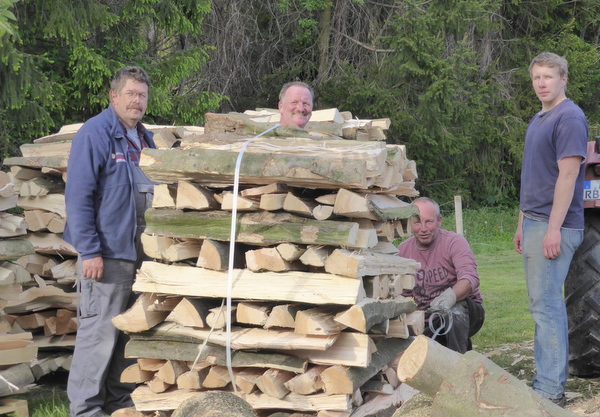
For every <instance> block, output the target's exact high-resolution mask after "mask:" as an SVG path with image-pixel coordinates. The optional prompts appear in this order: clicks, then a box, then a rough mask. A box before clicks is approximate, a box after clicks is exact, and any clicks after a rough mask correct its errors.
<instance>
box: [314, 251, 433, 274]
mask: <svg viewBox="0 0 600 417" xmlns="http://www.w3.org/2000/svg"><path fill="white" fill-rule="evenodd" d="M420 265H421V264H420V263H419V262H416V261H414V260H412V259H408V258H402V257H400V256H395V255H386V254H381V253H375V252H367V251H362V252H360V253H358V252H356V251H354V252H353V251H350V250H347V249H336V250H334V251H333V252H332V253H331V255H329V257H328V258H327V262H326V263H325V271H327V272H329V273H330V274H336V275H342V276H347V277H356V278H358V277H363V276H366V275H379V274H414V273H416V271H417V269H418V268H419V267H420Z"/></svg>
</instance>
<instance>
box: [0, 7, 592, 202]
mask: <svg viewBox="0 0 600 417" xmlns="http://www.w3.org/2000/svg"><path fill="white" fill-rule="evenodd" d="M599 40H600V2H598V1H597V0H578V1H575V2H564V1H559V0H398V1H393V0H379V1H369V0H260V1H259V0H245V1H243V2H240V1H236V0H219V1H218V2H217V1H210V0H0V153H1V154H2V155H4V156H9V155H18V152H19V151H18V146H19V145H20V144H22V143H28V142H31V141H32V140H33V139H35V138H36V137H39V136H41V135H44V134H48V133H51V132H55V131H57V130H58V129H59V128H60V127H61V126H62V125H63V124H66V123H75V122H82V121H84V120H86V119H87V118H88V117H90V116H92V115H93V114H95V113H97V112H99V111H100V110H102V109H103V108H104V107H105V106H106V105H107V104H108V94H107V93H108V84H109V81H110V78H111V76H112V74H113V73H114V72H115V70H116V69H117V68H119V67H120V66H122V65H140V66H142V67H144V68H146V69H147V71H148V72H149V74H150V75H151V77H152V80H153V85H152V94H151V102H150V105H149V110H148V115H147V117H146V119H145V121H147V122H149V123H164V124H200V125H201V124H202V123H203V122H204V114H205V113H206V112H207V111H217V112H227V111H238V112H243V111H244V110H247V109H254V108H258V107H276V106H277V101H278V92H279V88H280V86H281V85H282V84H283V83H285V82H287V81H291V80H302V81H305V82H308V83H310V84H311V85H312V86H313V87H314V89H315V92H316V102H315V107H316V108H328V107H337V108H339V109H340V110H345V111H350V112H352V114H353V115H354V116H355V117H358V118H380V117H388V118H390V119H391V122H392V125H391V129H390V130H389V131H388V141H389V142H390V143H400V144H405V145H406V147H407V153H408V156H409V158H411V159H415V160H416V161H417V167H418V173H419V179H418V181H417V188H418V189H419V190H420V191H421V193H422V194H423V195H428V196H431V197H433V198H435V199H437V200H439V201H448V200H451V199H452V196H453V195H455V194H460V195H462V197H463V202H464V204H465V206H466V207H478V206H499V205H500V206H501V205H513V204H514V203H515V201H516V200H517V199H518V189H519V173H520V164H521V155H522V148H523V135H524V132H525V128H526V126H527V123H528V121H529V119H530V118H531V116H532V115H533V114H534V113H535V112H536V111H538V110H539V102H538V100H537V98H536V97H535V95H534V93H533V91H532V88H531V85H530V82H529V77H528V73H527V67H528V65H529V62H530V61H531V59H532V58H533V57H534V56H535V55H537V54H538V53H540V52H544V51H552V52H556V53H558V54H560V55H564V56H565V57H566V58H567V59H568V61H569V63H570V69H569V88H568V92H567V94H568V96H569V97H570V98H571V99H573V100H574V101H575V102H576V103H578V104H579V105H580V106H581V107H582V108H583V110H584V111H585V113H586V115H587V116H588V120H589V122H590V125H591V127H592V129H591V132H590V139H592V138H593V136H595V135H597V134H600V128H598V126H600V122H599V119H600V108H599V106H598V102H599V100H600V88H599V85H600V66H599V65H598V63H599V62H598V61H599V58H600V53H599V49H598V42H599Z"/></svg>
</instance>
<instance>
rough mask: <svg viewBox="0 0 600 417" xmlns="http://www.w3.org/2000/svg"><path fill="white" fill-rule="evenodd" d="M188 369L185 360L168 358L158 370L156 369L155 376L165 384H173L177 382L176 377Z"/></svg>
mask: <svg viewBox="0 0 600 417" xmlns="http://www.w3.org/2000/svg"><path fill="white" fill-rule="evenodd" d="M188 370H189V369H188V367H187V365H186V364H185V362H183V361H172V360H168V361H167V362H166V363H165V364H164V365H163V366H161V367H160V369H159V370H158V371H156V376H157V377H158V378H160V379H162V380H163V381H165V382H166V383H167V384H170V385H174V384H175V383H176V382H177V378H179V376H180V375H181V374H183V373H184V372H187V371H188Z"/></svg>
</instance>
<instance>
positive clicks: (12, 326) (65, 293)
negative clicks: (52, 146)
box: [0, 145, 77, 395]
mask: <svg viewBox="0 0 600 417" xmlns="http://www.w3.org/2000/svg"><path fill="white" fill-rule="evenodd" d="M30 149H31V148H30V147H29V145H23V146H22V147H21V151H22V154H23V157H22V158H17V159H22V160H24V161H25V160H27V159H28V158H32V157H33V158H35V155H34V154H32V153H31V152H29V150H30ZM34 152H35V151H34ZM9 159H10V158H8V159H7V160H6V161H5V163H4V165H6V166H10V171H3V172H0V210H1V211H0V366H1V369H2V370H1V371H0V375H1V376H2V378H0V395H7V394H12V393H15V392H18V391H19V390H22V389H24V388H25V387H26V386H27V385H29V384H32V383H34V382H35V381H37V380H38V379H39V378H41V377H42V376H44V375H46V374H48V373H50V372H52V371H55V370H56V369H58V368H60V367H62V368H63V369H69V363H70V356H71V352H70V349H72V347H73V346H74V343H75V337H74V335H73V333H74V332H75V331H76V329H77V320H76V312H75V311H76V295H75V294H74V293H72V290H71V288H70V287H72V285H73V283H74V282H75V277H76V266H75V261H74V260H73V259H70V258H73V257H74V256H75V251H74V250H73V248H72V247H71V246H70V245H68V244H67V243H66V242H64V241H63V240H62V239H61V238H60V236H61V233H62V231H63V229H64V223H65V208H64V195H63V190H64V181H63V174H64V172H65V167H66V164H64V165H62V166H48V167H43V168H42V167H35V168H31V167H28V166H27V165H29V164H28V163H25V164H23V165H17V164H14V165H13V164H11V163H10V161H9Z"/></svg>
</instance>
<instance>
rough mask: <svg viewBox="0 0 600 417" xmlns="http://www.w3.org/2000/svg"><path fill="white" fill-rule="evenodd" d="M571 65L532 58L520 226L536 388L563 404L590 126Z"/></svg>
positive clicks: (551, 57)
mask: <svg viewBox="0 0 600 417" xmlns="http://www.w3.org/2000/svg"><path fill="white" fill-rule="evenodd" d="M567 74H568V64H567V61H566V60H565V59H564V58H562V57H560V56H558V55H556V54H553V53H543V54H540V55H538V56H537V57H535V58H534V59H533V61H532V62H531V64H530V66H529V75H530V76H531V81H532V84H533V89H534V91H535V93H536V95H537V97H538V99H539V100H540V102H541V104H542V109H541V111H540V112H538V113H537V114H536V115H535V116H534V117H533V118H532V119H531V121H530V123H529V126H528V127H527V132H526V134H525V149H524V153H523V166H522V171H521V204H520V209H521V212H520V215H519V224H518V227H517V231H516V233H515V237H514V239H513V243H514V247H515V250H516V251H517V252H519V253H521V254H522V255H523V264H524V266H525V278H526V281H527V292H528V294H529V310H530V312H531V315H532V317H533V319H534V321H535V334H534V359H535V364H536V375H535V376H534V378H533V381H532V388H533V389H534V390H535V391H537V392H538V393H539V394H541V395H543V396H544V397H546V398H549V399H551V400H552V401H554V402H555V403H557V404H559V405H564V404H565V402H566V400H565V396H564V391H565V384H566V380H567V376H568V359H569V338H568V322H567V312H566V307H565V303H564V299H563V291H562V288H563V285H564V282H565V279H566V276H567V273H568V271H569V265H570V263H571V259H572V258H573V253H574V252H575V250H576V249H577V247H578V246H579V245H580V244H581V241H582V240H583V180H584V169H585V167H584V165H583V162H584V161H585V157H586V151H587V136H588V124H587V120H586V118H585V115H584V114H583V112H582V111H581V109H580V108H579V107H578V106H577V105H576V104H575V103H573V102H572V101H571V100H569V99H568V98H567V97H566V87H567Z"/></svg>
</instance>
